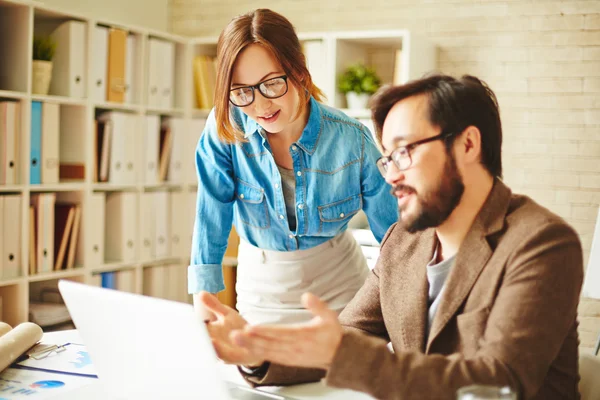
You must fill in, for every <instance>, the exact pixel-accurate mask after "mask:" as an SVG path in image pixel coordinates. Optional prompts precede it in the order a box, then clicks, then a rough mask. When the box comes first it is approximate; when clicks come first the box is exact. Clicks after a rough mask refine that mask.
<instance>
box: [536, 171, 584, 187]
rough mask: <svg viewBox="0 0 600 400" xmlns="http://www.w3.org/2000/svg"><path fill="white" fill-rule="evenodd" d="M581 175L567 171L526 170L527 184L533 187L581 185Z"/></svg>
mask: <svg viewBox="0 0 600 400" xmlns="http://www.w3.org/2000/svg"><path fill="white" fill-rule="evenodd" d="M579 179H580V176H579V175H577V174H570V173H565V172H538V171H535V172H533V171H525V184H526V185H531V186H532V187H553V188H559V187H565V188H573V187H579Z"/></svg>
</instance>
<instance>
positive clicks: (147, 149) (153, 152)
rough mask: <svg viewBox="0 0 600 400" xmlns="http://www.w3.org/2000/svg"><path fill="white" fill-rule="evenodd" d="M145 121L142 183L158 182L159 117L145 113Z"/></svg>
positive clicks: (151, 183)
mask: <svg viewBox="0 0 600 400" xmlns="http://www.w3.org/2000/svg"><path fill="white" fill-rule="evenodd" d="M145 122H146V129H145V135H144V140H143V143H144V150H143V161H142V172H143V175H144V183H146V184H147V185H153V184H156V183H158V153H159V141H160V117H159V116H158V115H147V116H146V118H145Z"/></svg>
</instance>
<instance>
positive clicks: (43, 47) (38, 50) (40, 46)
mask: <svg viewBox="0 0 600 400" xmlns="http://www.w3.org/2000/svg"><path fill="white" fill-rule="evenodd" d="M55 52H56V42H55V41H54V39H52V38H51V37H50V36H39V37H35V38H34V39H33V59H34V60H40V61H52V58H54V53H55Z"/></svg>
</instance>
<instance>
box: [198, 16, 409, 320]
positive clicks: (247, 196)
mask: <svg viewBox="0 0 600 400" xmlns="http://www.w3.org/2000/svg"><path fill="white" fill-rule="evenodd" d="M217 66H218V71H217V80H216V91H215V108H214V110H213V112H211V114H210V115H209V117H208V120H207V123H206V127H205V129H204V132H203V134H202V136H201V138H200V140H199V143H198V146H197V148H196V169H197V174H198V198H197V206H196V220H195V226H194V236H193V245H192V255H191V265H190V267H189V270H188V289H189V292H190V293H194V294H197V293H199V292H200V291H202V290H205V291H208V292H212V293H215V292H218V291H221V290H223V289H224V286H223V276H222V265H221V263H222V259H223V254H224V252H225V249H226V247H227V238H228V235H229V233H230V229H231V226H232V223H233V224H234V225H235V227H236V230H237V232H238V234H239V236H240V239H241V244H240V246H239V251H238V267H237V285H236V290H237V309H238V310H239V312H240V314H241V315H242V316H243V317H244V318H246V320H248V322H250V323H265V322H273V323H274V322H292V321H293V322H297V321H304V320H307V319H310V314H309V313H308V312H307V311H305V310H303V307H302V305H301V304H300V296H301V294H302V293H304V292H306V291H310V292H312V293H314V294H316V295H317V296H319V297H321V298H323V299H324V300H325V301H327V303H328V305H329V306H330V307H331V308H333V309H335V310H337V311H338V312H339V311H341V310H342V309H343V308H344V306H345V305H346V304H347V303H348V301H350V299H352V297H353V296H354V294H355V293H356V291H357V290H358V289H359V288H360V287H361V285H362V284H363V282H364V280H365V278H366V275H367V273H368V268H367V265H366V261H365V258H364V257H363V255H362V252H361V250H360V247H359V246H358V244H357V243H356V241H355V240H354V239H353V237H352V235H351V234H350V233H349V232H347V231H346V228H347V225H348V222H349V221H350V219H351V218H352V216H353V215H355V214H356V213H357V212H358V211H360V210H361V209H364V210H365V213H366V215H367V218H368V220H369V223H370V227H371V229H372V231H373V233H374V234H375V237H376V238H377V240H381V238H382V237H383V235H384V234H385V232H386V230H387V229H388V227H389V226H390V225H391V224H392V223H394V222H396V221H397V219H398V211H397V206H396V204H395V202H394V197H393V196H390V195H389V193H388V192H389V190H390V188H389V186H387V184H386V183H385V182H384V180H383V178H382V177H381V174H380V173H379V172H378V170H377V166H376V165H375V161H376V159H377V158H378V157H379V155H380V154H379V152H378V150H377V148H376V147H375V145H374V144H373V141H372V139H371V136H370V133H369V132H368V130H367V129H366V128H365V127H364V126H363V125H361V124H360V123H358V122H357V121H355V120H353V119H351V118H349V117H347V116H346V115H345V114H343V113H342V112H340V111H337V110H335V109H332V108H329V107H326V106H324V105H323V104H321V103H319V101H321V100H322V98H323V95H322V93H321V91H320V90H319V89H318V88H317V87H316V86H315V85H314V84H313V82H312V80H311V77H310V74H309V72H308V70H307V68H306V60H305V58H304V55H303V53H302V49H301V45H300V42H299V40H298V37H297V36H296V33H295V31H294V28H293V26H292V25H291V23H290V22H289V21H288V20H287V19H286V18H285V17H283V16H281V15H279V14H277V13H275V12H273V11H270V10H266V9H259V10H256V11H253V12H250V13H248V14H245V15H242V16H239V17H237V18H235V19H233V20H232V21H231V22H230V23H229V25H227V27H226V28H225V29H224V30H223V32H222V33H221V35H220V37H219V41H218V45H217ZM194 300H195V304H196V305H197V307H199V306H198V302H197V296H196V295H194Z"/></svg>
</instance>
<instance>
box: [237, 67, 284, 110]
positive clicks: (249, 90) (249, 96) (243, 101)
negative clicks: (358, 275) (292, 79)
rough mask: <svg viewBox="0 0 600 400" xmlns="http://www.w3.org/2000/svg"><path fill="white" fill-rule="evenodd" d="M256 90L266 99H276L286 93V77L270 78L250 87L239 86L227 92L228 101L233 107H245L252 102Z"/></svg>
mask: <svg viewBox="0 0 600 400" xmlns="http://www.w3.org/2000/svg"><path fill="white" fill-rule="evenodd" d="M255 89H258V91H259V92H260V94H262V95H263V96H264V97H265V98H267V99H277V98H279V97H281V96H283V95H284V94H286V93H287V91H288V84H287V76H286V75H282V76H278V77H276V78H270V79H267V80H265V81H262V82H259V83H257V84H256V85H252V86H241V87H237V88H235V89H231V90H230V91H229V101H230V102H231V104H233V105H234V106H238V107H246V106H249V105H250V104H252V103H253V102H254V98H255V95H254V90H255Z"/></svg>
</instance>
